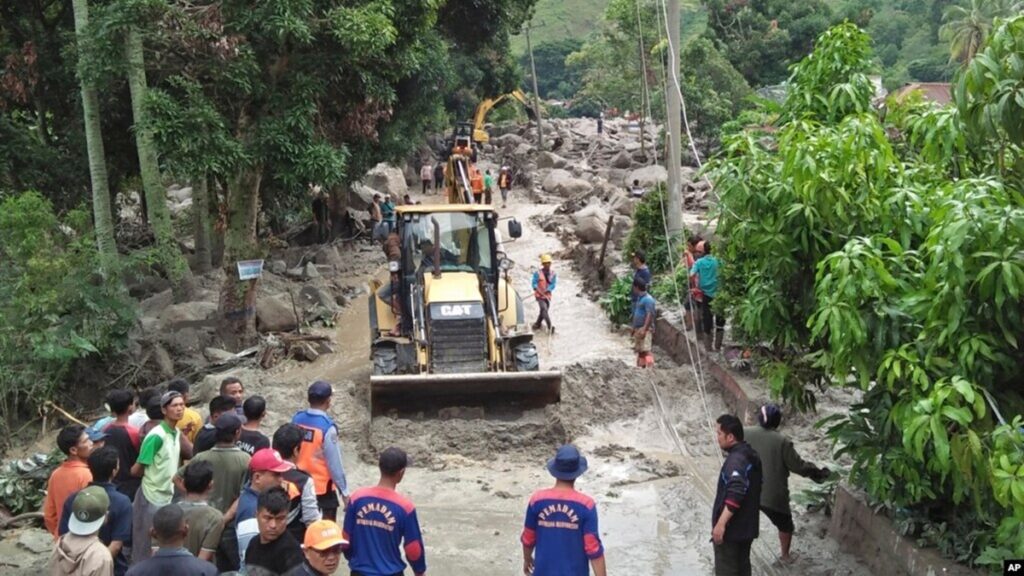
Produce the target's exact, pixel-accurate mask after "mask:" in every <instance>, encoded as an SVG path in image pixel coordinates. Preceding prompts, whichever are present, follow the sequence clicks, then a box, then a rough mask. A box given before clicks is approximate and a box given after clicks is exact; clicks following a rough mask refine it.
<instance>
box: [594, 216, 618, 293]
mask: <svg viewBox="0 0 1024 576" xmlns="http://www.w3.org/2000/svg"><path fill="white" fill-rule="evenodd" d="M614 223H615V216H609V217H608V225H607V226H605V228H604V242H602V243H601V257H600V258H598V260H597V277H598V278H599V279H600V280H601V282H604V255H605V252H607V251H608V239H609V238H611V236H612V225H613V224H614Z"/></svg>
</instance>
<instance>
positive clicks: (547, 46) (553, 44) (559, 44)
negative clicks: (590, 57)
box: [519, 38, 583, 100]
mask: <svg viewBox="0 0 1024 576" xmlns="http://www.w3.org/2000/svg"><path fill="white" fill-rule="evenodd" d="M582 46H583V41H582V40H579V39H574V38H561V39H558V40H551V41H547V42H541V43H536V44H534V46H533V61H534V65H535V66H536V68H537V91H538V92H540V97H541V98H553V99H556V100H568V99H570V98H572V97H573V96H574V95H575V94H576V91H577V90H579V88H580V77H579V71H578V70H576V69H571V68H568V67H567V66H566V65H565V59H566V58H567V57H568V56H569V54H572V53H573V52H575V51H577V50H579V49H580V48H581V47H582ZM519 66H520V67H522V69H523V70H526V71H527V72H529V70H530V55H529V54H523V55H522V56H521V57H520V58H519Z"/></svg>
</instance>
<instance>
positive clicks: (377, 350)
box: [373, 346, 398, 376]
mask: <svg viewBox="0 0 1024 576" xmlns="http://www.w3.org/2000/svg"><path fill="white" fill-rule="evenodd" d="M396 373H398V352H397V351H395V349H394V348H393V347H391V346H376V347H374V349H373V375H374V376H390V375H392V374H396Z"/></svg>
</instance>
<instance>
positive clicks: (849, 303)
mask: <svg viewBox="0 0 1024 576" xmlns="http://www.w3.org/2000/svg"><path fill="white" fill-rule="evenodd" d="M868 41H869V39H867V37H866V36H865V35H864V34H863V33H861V32H859V31H858V30H856V29H855V28H854V27H853V26H852V25H849V24H846V25H841V26H838V27H836V28H834V29H832V30H830V31H829V32H827V33H826V34H825V35H824V36H823V37H822V38H821V40H820V41H819V42H818V43H817V49H816V50H815V53H814V54H812V55H811V56H810V57H809V58H808V59H807V60H805V61H804V62H802V63H801V64H799V65H798V66H796V67H795V68H794V74H793V76H792V78H791V84H792V85H793V88H792V89H791V91H790V93H789V97H788V98H789V99H788V100H787V102H786V105H785V106H784V109H785V110H786V112H787V115H786V116H785V117H783V118H782V119H781V121H780V122H779V123H778V124H777V125H776V127H775V128H776V130H775V131H774V133H771V134H759V135H757V136H754V135H752V134H750V133H738V134H735V135H733V136H730V137H729V138H728V139H727V140H726V142H725V145H724V148H723V154H722V155H721V156H720V157H718V158H717V159H716V160H715V161H714V162H712V163H711V164H710V173H711V177H712V180H713V181H715V184H716V189H717V191H718V192H719V195H720V198H721V204H720V208H721V210H720V221H719V228H718V232H719V235H720V236H722V237H723V239H724V250H723V252H724V255H725V257H724V258H723V260H724V262H725V263H726V264H725V268H724V270H723V273H722V278H723V284H722V286H723V293H722V295H721V299H720V300H719V301H720V302H721V303H722V304H724V305H725V307H726V309H727V310H728V312H729V314H730V317H731V318H732V320H733V327H734V328H738V330H736V331H735V333H736V334H739V335H740V336H742V337H743V338H744V339H745V340H746V341H747V342H748V343H749V344H753V345H760V346H766V347H767V348H768V349H769V350H770V353H771V356H772V358H771V361H770V362H769V363H768V364H767V365H766V366H765V368H764V369H763V374H764V375H765V376H766V378H768V380H769V382H770V383H771V386H772V391H773V392H774V393H775V394H776V395H777V396H781V397H783V398H784V399H786V400H787V401H790V402H792V403H793V404H795V405H796V406H797V407H813V403H814V402H813V401H814V392H815V390H816V389H817V388H818V387H821V386H823V385H827V384H830V383H831V384H837V385H851V386H857V387H859V388H861V389H862V390H863V391H864V396H863V399H862V401H861V403H859V404H857V405H855V406H853V407H851V410H850V411H849V412H848V413H845V414H841V415H837V416H834V417H832V418H831V419H829V420H828V421H826V422H824V423H823V426H826V427H827V429H828V435H829V436H830V437H831V438H832V439H833V440H834V441H835V442H836V444H837V446H838V449H839V450H838V453H839V454H846V455H848V456H849V457H850V458H851V459H852V462H853V464H852V467H851V471H850V479H851V481H852V482H854V483H855V484H857V485H858V486H860V487H862V488H863V489H864V490H865V491H867V493H868V494H869V495H870V496H871V498H872V499H874V500H875V501H876V502H878V503H880V504H881V505H883V506H885V507H887V508H889V509H890V510H892V511H899V514H898V516H900V517H901V518H903V519H904V520H901V521H900V522H902V523H903V526H904V527H905V528H906V529H907V534H908V535H909V536H914V537H918V538H920V539H921V540H922V541H925V542H928V543H931V544H935V545H937V546H938V547H939V548H940V549H941V550H942V551H943V552H944V553H946V554H947V555H949V556H951V557H954V558H956V559H958V560H960V561H966V562H970V563H975V564H983V565H993V566H997V565H1000V564H1001V562H1002V560H1003V559H1006V558H1013V557H1020V556H1022V555H1024V529H1022V528H1021V523H1022V520H1024V456H1022V454H1024V452H1022V450H1024V433H1022V430H1021V426H1022V424H1024V420H1022V419H1021V418H1020V417H1019V416H1018V415H1019V414H1020V412H1021V407H1022V406H1024V400H1022V397H1021V393H1020V390H1019V383H1018V382H1019V374H1020V369H1021V366H1024V353H1022V351H1021V343H1020V341H1019V338H1020V334H1022V333H1024V190H1022V189H1021V182H1022V181H1024V179H1022V176H1024V174H1022V168H1021V167H1022V166H1024V162H1022V160H1021V159H1022V158H1024V152H1022V150H1021V148H1020V146H1021V145H1022V143H1024V138H1022V137H1021V136H1020V134H1021V131H1020V129H1019V126H1020V120H1019V119H1020V118H1024V101H1020V100H1019V99H1018V100H1013V99H1011V98H1006V97H1005V92H1001V91H1004V90H1007V89H1008V88H1007V87H1008V86H1012V85H1013V82H1012V81H1011V80H1013V79H1014V78H1016V79H1019V72H1018V71H1011V70H1010V69H1009V68H1007V67H999V66H993V65H992V62H1008V61H1012V60H1014V58H1016V59H1017V60H1020V59H1021V58H1024V49H1022V48H1021V46H1024V17H1020V18H1017V19H1015V20H1010V21H1008V22H1006V23H1004V24H1003V25H1001V26H1000V28H999V29H997V30H995V31H994V32H993V34H992V36H991V46H990V47H989V48H986V50H985V51H983V53H982V56H979V57H978V58H977V59H976V60H975V61H974V62H973V63H972V64H970V66H969V67H968V70H967V71H966V72H965V73H964V75H963V76H962V77H961V79H960V81H959V83H958V85H957V86H956V89H955V91H954V92H955V95H956V100H957V108H956V109H955V110H943V111H936V110H932V109H929V108H927V107H924V106H921V105H920V103H911V104H910V106H909V108H908V109H904V110H900V109H897V110H891V111H890V112H891V113H890V114H889V115H888V117H887V118H888V121H889V125H884V124H883V123H882V122H881V121H880V119H879V117H878V115H877V114H875V113H874V112H870V111H869V110H870V107H869V105H870V101H869V99H870V93H869V92H868V90H866V89H865V88H864V74H865V72H866V71H867V70H869V68H870V66H871V62H870V59H869V56H870V53H869V51H868V49H867V45H868ZM1014 75H1016V76H1014ZM1013 81H1015V80H1013ZM996 108H998V109H999V114H995V113H993V112H992V110H994V109H996ZM903 135H906V136H907V137H906V138H903ZM894 136H896V137H894ZM997 410H1000V411H1001V413H1002V414H1003V415H1004V417H1005V420H1007V421H1008V422H1004V421H1002V418H1000V417H999V416H998V415H997Z"/></svg>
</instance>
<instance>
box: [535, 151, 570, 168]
mask: <svg viewBox="0 0 1024 576" xmlns="http://www.w3.org/2000/svg"><path fill="white" fill-rule="evenodd" d="M568 163H569V162H568V161H567V160H566V159H565V158H562V157H561V156H559V155H558V154H555V153H554V152H541V153H540V154H538V155H537V168H565V166H566V164H568Z"/></svg>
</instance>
